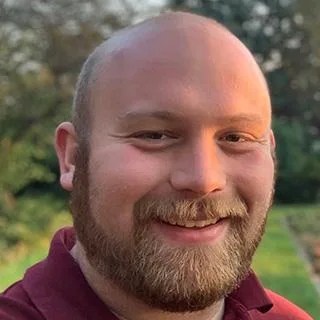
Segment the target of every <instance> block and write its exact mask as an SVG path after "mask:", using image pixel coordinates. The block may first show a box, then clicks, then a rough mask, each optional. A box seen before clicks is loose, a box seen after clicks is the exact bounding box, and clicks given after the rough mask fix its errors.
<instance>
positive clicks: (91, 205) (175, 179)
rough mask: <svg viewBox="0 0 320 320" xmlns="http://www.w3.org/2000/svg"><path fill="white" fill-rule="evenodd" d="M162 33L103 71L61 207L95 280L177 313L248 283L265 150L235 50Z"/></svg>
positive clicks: (218, 38)
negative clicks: (67, 200)
mask: <svg viewBox="0 0 320 320" xmlns="http://www.w3.org/2000/svg"><path fill="white" fill-rule="evenodd" d="M167 28H169V26H167V25H166V26H165V27H163V26H160V27H159V26H154V27H153V29H152V28H151V29H152V30H151V31H150V35H148V33H147V34H143V36H141V37H140V38H139V36H136V38H137V39H136V42H135V44H134V45H132V44H131V46H130V47H129V48H122V49H121V50H118V51H117V50H115V51H116V53H114V54H113V56H112V59H111V63H108V64H106V65H105V66H104V67H103V68H102V69H101V72H100V73H99V76H98V81H97V84H96V85H95V87H94V89H93V97H94V98H93V101H92V103H93V106H94V107H93V108H94V113H92V119H91V120H92V121H91V131H90V139H89V140H88V141H86V142H84V143H82V144H81V146H80V149H79V152H78V155H77V159H76V172H75V180H74V187H73V192H72V201H71V207H72V212H73V216H74V224H75V229H76V232H77V235H78V238H79V241H80V242H81V244H82V245H83V247H84V249H85V251H86V254H87V258H88V260H89V262H90V263H91V265H92V266H93V267H94V268H95V269H96V270H97V271H98V272H99V273H100V274H101V275H102V276H104V277H105V278H106V279H109V280H111V281H113V282H114V284H116V285H118V286H119V288H120V289H122V290H124V291H125V292H127V293H129V294H132V295H133V296H134V297H136V298H138V299H140V300H142V301H143V302H145V303H147V304H149V305H151V306H153V307H156V308H160V309H163V310H167V311H172V312H185V311H195V310H201V309H204V308H205V307H207V306H209V305H211V304H213V303H214V302H215V301H217V300H219V299H221V298H222V297H224V296H225V295H227V294H228V293H230V292H231V291H232V290H233V289H234V287H235V286H236V285H237V284H238V283H239V281H241V280H242V279H243V278H244V277H245V276H246V275H247V272H248V270H249V267H250V263H251V258H252V255H253V253H254V251H255V249H256V247H257V245H258V243H259V241H260V238H261V235H262V233H263V229H264V224H265V220H266V213H267V210H268V208H269V205H270V203H271V198H272V191H273V171H274V165H273V160H272V141H273V140H272V134H271V131H270V101H269V98H268V93H267V90H266V87H265V84H264V81H263V78H262V76H261V75H260V71H259V70H258V68H257V66H256V65H255V63H254V61H253V59H252V58H251V57H250V56H249V55H248V53H247V51H246V50H245V49H244V48H243V47H242V45H240V44H239V43H238V42H237V41H236V40H235V39H234V38H232V37H231V36H230V35H229V36H227V35H226V33H224V32H222V31H217V30H211V29H210V28H209V29H208V30H207V32H206V33H205V34H203V33H202V32H201V31H200V29H199V30H197V28H196V27H193V28H192V29H191V30H190V29H188V28H186V29H183V28H182V29H179V30H176V29H175V28H174V27H172V30H169V31H170V32H169V34H170V36H168V30H167ZM155 30H156V31H157V43H156V44H154V43H153V42H152V44H150V43H151V42H150V41H151V39H152V35H153V33H154V32H155ZM201 30H203V29H201ZM210 30H211V31H210ZM120 42H121V41H120ZM217 43H219V50H218V51H219V52H216V51H217V50H216V48H215V46H216V44H217ZM186 49H187V50H186Z"/></svg>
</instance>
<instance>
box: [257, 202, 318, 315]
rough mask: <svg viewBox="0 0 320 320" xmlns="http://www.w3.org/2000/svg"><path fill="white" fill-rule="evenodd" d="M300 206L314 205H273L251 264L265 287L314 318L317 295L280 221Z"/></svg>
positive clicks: (299, 208)
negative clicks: (264, 231) (260, 242)
mask: <svg viewBox="0 0 320 320" xmlns="http://www.w3.org/2000/svg"><path fill="white" fill-rule="evenodd" d="M301 210H304V211H305V212H306V211H310V212H311V211H312V210H314V207H300V206H299V207H296V208H294V207H292V206H290V207H276V208H274V209H273V210H272V211H271V212H270V214H269V220H268V225H267V232H266V234H265V236H264V239H263V241H262V244H261V246H260V247H259V249H258V252H257V254H256V256H255V259H254V263H253V268H254V270H255V271H256V272H257V273H258V275H259V276H260V279H261V280H262V282H263V284H264V285H265V286H266V287H268V288H270V289H272V290H274V291H275V292H277V293H280V294H281V295H283V296H285V297H287V298H288V299H289V300H291V301H293V302H295V303H296V304H297V305H299V306H301V307H302V308H303V309H304V310H306V311H308V312H309V313H310V314H311V315H312V316H313V317H314V319H315V320H320V302H319V301H320V297H319V296H318V294H317V292H316V290H315V288H314V286H313V284H312V283H311V281H310V279H309V275H308V272H307V269H306V267H305V265H304V262H303V261H302V259H301V258H300V257H298V256H297V250H296V248H295V247H294V244H293V243H292V239H291V237H290V235H289V234H288V232H287V230H286V229H285V228H284V227H283V223H282V219H283V218H284V216H285V215H288V214H290V215H295V214H299V213H300V212H301Z"/></svg>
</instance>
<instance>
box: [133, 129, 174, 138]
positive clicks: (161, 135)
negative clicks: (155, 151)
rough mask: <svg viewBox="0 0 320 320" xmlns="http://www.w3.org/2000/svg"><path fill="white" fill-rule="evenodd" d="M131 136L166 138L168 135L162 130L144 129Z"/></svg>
mask: <svg viewBox="0 0 320 320" xmlns="http://www.w3.org/2000/svg"><path fill="white" fill-rule="evenodd" d="M133 137H134V138H138V139H145V140H164V139H166V138H168V137H169V135H168V134H167V133H165V132H163V131H144V132H138V133H135V134H134V135H133Z"/></svg>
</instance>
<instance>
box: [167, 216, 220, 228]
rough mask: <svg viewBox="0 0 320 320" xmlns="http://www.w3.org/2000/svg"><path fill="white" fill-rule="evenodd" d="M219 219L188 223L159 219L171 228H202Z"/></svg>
mask: <svg viewBox="0 0 320 320" xmlns="http://www.w3.org/2000/svg"><path fill="white" fill-rule="evenodd" d="M219 220H220V218H211V219H206V220H188V221H179V220H174V219H172V218H168V219H161V221H162V222H164V223H166V224H170V225H172V226H180V227H184V228H204V227H208V226H211V225H214V224H216V223H217V222H218V221H219Z"/></svg>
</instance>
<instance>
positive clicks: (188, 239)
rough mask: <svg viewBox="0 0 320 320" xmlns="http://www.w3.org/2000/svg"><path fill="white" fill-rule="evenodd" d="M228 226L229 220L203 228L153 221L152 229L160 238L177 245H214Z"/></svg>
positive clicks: (221, 220)
mask: <svg viewBox="0 0 320 320" xmlns="http://www.w3.org/2000/svg"><path fill="white" fill-rule="evenodd" d="M228 225H229V219H228V218H223V219H220V220H219V221H218V222H217V223H215V224H212V225H209V226H205V227H201V228H199V227H192V228H187V227H182V226H179V225H172V224H169V223H166V222H163V221H155V222H154V223H153V229H154V231H155V232H156V233H157V234H160V236H161V237H162V238H164V239H165V240H168V241H169V242H173V243H174V244H178V245H208V244H215V243H216V242H217V241H219V240H220V239H221V238H223V237H224V234H225V232H226V229H227V227H228Z"/></svg>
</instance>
